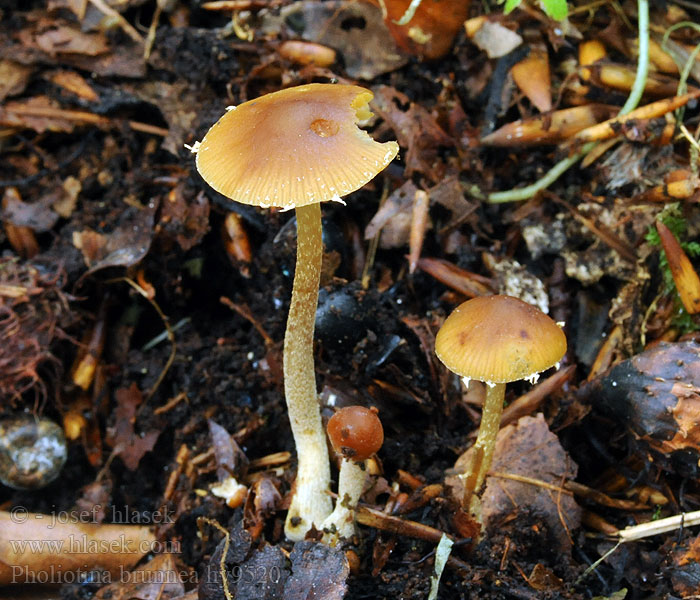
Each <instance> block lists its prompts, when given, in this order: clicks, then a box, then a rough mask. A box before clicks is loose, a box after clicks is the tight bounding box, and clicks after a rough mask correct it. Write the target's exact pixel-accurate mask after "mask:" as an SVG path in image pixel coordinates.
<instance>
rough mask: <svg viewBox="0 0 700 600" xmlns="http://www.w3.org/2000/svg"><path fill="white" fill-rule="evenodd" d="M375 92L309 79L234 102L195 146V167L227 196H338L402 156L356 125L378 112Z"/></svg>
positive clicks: (250, 199) (245, 199)
mask: <svg viewBox="0 0 700 600" xmlns="http://www.w3.org/2000/svg"><path fill="white" fill-rule="evenodd" d="M372 98H373V94H372V92H370V91H369V90H366V89H365V88H362V87H358V86H355V85H340V84H338V85H335V84H330V83H310V84H308V85H301V86H298V87H292V88H288V89H285V90H281V91H279V92H273V93H271V94H267V95H265V96H261V97H260V98H257V99H255V100H249V101H248V102H244V103H243V104H241V105H239V106H237V107H234V108H231V109H230V110H229V111H228V112H227V113H226V114H225V115H224V116H223V117H221V118H220V119H219V120H218V121H217V122H216V123H215V124H214V126H213V127H212V128H211V129H210V130H209V131H208V132H207V134H206V135H205V136H204V139H203V140H202V141H201V143H200V144H199V147H198V149H197V169H198V171H199V173H200V174H201V175H202V177H203V178H204V179H205V180H206V182H207V183H208V184H209V185H210V186H211V187H213V188H214V189H215V190H216V191H217V192H220V193H222V194H223V195H224V196H227V197H228V198H231V199H232V200H236V201H237V202H242V203H244V204H252V205H254V206H262V207H265V208H266V207H269V206H276V207H280V208H285V209H290V208H295V207H297V206H305V205H307V204H314V203H317V202H324V201H326V200H338V199H340V197H341V196H343V195H345V194H349V193H350V192H353V191H355V190H356V189H358V188H360V187H362V186H363V185H364V184H365V183H367V182H368V181H370V180H371V179H372V178H374V177H375V176H376V175H377V173H379V172H380V171H381V170H382V169H384V168H385V167H386V166H387V165H388V164H389V163H390V162H391V161H392V160H393V158H394V157H395V156H396V154H397V152H398V150H399V147H398V144H397V143H396V142H385V143H383V144H382V143H379V142H376V141H374V140H373V139H372V138H371V137H370V136H369V134H368V133H367V132H366V131H364V130H362V129H360V128H359V127H357V122H358V121H359V120H364V119H367V118H369V117H370V116H372V113H371V112H370V111H369V109H368V103H369V101H370V100H371V99H372Z"/></svg>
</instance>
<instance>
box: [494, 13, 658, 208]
mask: <svg viewBox="0 0 700 600" xmlns="http://www.w3.org/2000/svg"><path fill="white" fill-rule="evenodd" d="M637 13H638V29H639V58H638V59H637V74H636V76H635V79H634V83H633V84H632V89H631V90H630V94H629V96H628V97H627V101H626V102H625V104H624V106H623V107H622V109H620V114H621V115H625V114H627V113H628V112H630V111H632V110H634V109H635V108H636V107H637V105H638V104H639V101H640V100H641V98H642V94H643V93H644V87H645V85H646V81H647V75H648V74H649V2H648V0H637ZM596 145H597V143H596V142H590V143H588V144H586V145H585V146H583V147H582V148H581V150H580V151H579V152H578V153H576V154H573V155H572V156H567V157H566V158H564V159H562V160H560V161H559V162H558V163H557V164H556V165H554V166H553V167H552V168H551V169H550V170H549V171H547V173H546V174H545V175H544V176H543V177H541V178H540V179H538V180H537V181H536V182H535V183H532V184H530V185H528V186H525V187H523V188H516V189H512V190H507V191H505V192H491V193H490V194H487V195H486V201H487V202H488V203H489V204H502V203H504V202H516V201H518V200H527V199H528V198H532V197H533V196H534V195H535V194H536V193H537V192H540V191H542V190H544V189H547V188H548V187H549V186H550V185H551V184H553V183H554V182H555V181H556V180H557V179H559V177H561V176H562V175H563V174H564V173H565V172H566V171H567V170H568V169H569V168H571V167H572V166H573V165H575V164H576V163H577V162H578V161H579V160H581V159H582V158H583V157H584V156H586V154H588V153H589V152H590V151H591V150H593V148H595V146H596Z"/></svg>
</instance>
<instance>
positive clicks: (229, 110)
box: [226, 106, 236, 112]
mask: <svg viewBox="0 0 700 600" xmlns="http://www.w3.org/2000/svg"><path fill="white" fill-rule="evenodd" d="M232 110H236V107H235V106H227V107H226V112H231V111H232Z"/></svg>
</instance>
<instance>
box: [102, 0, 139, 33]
mask: <svg viewBox="0 0 700 600" xmlns="http://www.w3.org/2000/svg"><path fill="white" fill-rule="evenodd" d="M90 2H91V3H92V5H93V6H94V7H95V8H96V9H97V10H99V11H100V12H101V13H102V14H104V15H107V16H108V17H112V18H113V19H115V20H116V21H117V22H118V23H119V26H120V27H121V28H122V29H123V30H124V33H126V35H128V36H129V37H130V38H131V39H132V40H134V41H135V42H136V43H137V44H143V38H142V37H141V34H140V33H139V32H138V31H136V29H134V28H133V27H132V26H131V24H130V23H129V22H128V21H127V20H126V19H125V18H124V17H123V16H122V15H121V14H120V13H118V12H117V11H116V10H114V9H113V8H112V7H111V6H109V5H108V4H105V3H104V2H103V1H102V0H90Z"/></svg>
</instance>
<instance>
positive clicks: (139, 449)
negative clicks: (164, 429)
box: [107, 383, 160, 471]
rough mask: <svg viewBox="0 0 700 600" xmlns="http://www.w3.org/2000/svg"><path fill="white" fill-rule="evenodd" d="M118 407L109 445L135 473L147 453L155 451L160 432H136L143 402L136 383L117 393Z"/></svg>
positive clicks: (109, 433)
mask: <svg viewBox="0 0 700 600" xmlns="http://www.w3.org/2000/svg"><path fill="white" fill-rule="evenodd" d="M114 395H115V398H116V400H117V407H116V409H115V411H114V415H115V423H114V426H112V427H110V428H108V430H107V443H108V444H110V445H111V446H112V448H114V453H115V454H116V455H117V456H119V457H120V458H121V459H122V461H123V462H124V464H125V465H126V467H127V468H128V469H129V470H131V471H135V470H136V468H137V467H138V466H139V462H140V461H141V459H142V458H143V456H144V454H146V452H150V451H151V450H153V446H155V444H156V441H157V440H158V436H159V435H160V432H159V431H156V430H151V431H147V432H144V433H143V434H139V433H136V432H135V431H134V424H135V419H136V410H137V409H138V407H139V406H140V405H141V403H142V402H143V395H142V394H141V390H139V388H138V387H137V385H136V384H135V383H132V384H131V386H130V387H128V388H120V389H118V390H117V391H116V392H115V394H114Z"/></svg>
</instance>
